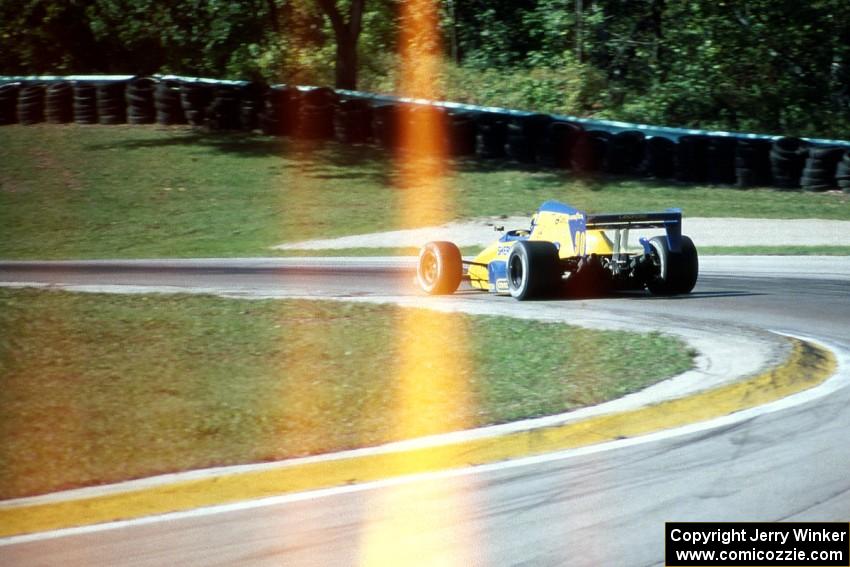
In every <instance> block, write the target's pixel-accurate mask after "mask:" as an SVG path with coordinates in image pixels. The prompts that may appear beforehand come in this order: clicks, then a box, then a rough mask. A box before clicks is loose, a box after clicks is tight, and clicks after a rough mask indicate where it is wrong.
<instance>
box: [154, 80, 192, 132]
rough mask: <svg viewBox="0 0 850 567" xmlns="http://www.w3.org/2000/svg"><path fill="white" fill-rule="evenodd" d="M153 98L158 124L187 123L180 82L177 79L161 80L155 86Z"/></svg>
mask: <svg viewBox="0 0 850 567" xmlns="http://www.w3.org/2000/svg"><path fill="white" fill-rule="evenodd" d="M153 100H154V108H155V109H156V123H157V124H161V125H163V126H171V125H172V124H185V123H186V117H185V115H184V114H183V106H182V104H181V101H180V83H178V82H177V81H160V82H159V83H157V85H156V87H155V88H154V93H153Z"/></svg>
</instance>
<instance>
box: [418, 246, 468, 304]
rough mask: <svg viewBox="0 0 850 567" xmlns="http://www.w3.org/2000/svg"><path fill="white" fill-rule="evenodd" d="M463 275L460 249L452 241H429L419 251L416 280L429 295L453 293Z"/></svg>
mask: <svg viewBox="0 0 850 567" xmlns="http://www.w3.org/2000/svg"><path fill="white" fill-rule="evenodd" d="M462 277H463V260H462V258H461V255H460V250H459V249H458V247H457V246H456V245H455V244H454V243H452V242H439V241H438V242H429V243H427V244H426V245H425V246H423V247H422V249H421V250H420V251H419V262H418V264H417V265H416V281H417V282H418V283H419V287H421V288H422V291H424V292H425V293H428V294H430V295H446V294H451V293H454V292H455V290H457V288H458V286H459V285H460V280H461V278H462Z"/></svg>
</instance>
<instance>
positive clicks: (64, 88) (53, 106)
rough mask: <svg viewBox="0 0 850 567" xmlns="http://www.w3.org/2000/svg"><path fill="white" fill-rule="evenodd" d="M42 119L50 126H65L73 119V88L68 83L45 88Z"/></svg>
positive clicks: (63, 82) (54, 84)
mask: <svg viewBox="0 0 850 567" xmlns="http://www.w3.org/2000/svg"><path fill="white" fill-rule="evenodd" d="M44 117H45V118H46V119H47V122H49V123H51V124H67V123H68V122H71V121H72V120H73V119H74V86H73V85H72V84H71V83H69V82H68V81H62V82H59V83H52V84H50V85H48V86H47V91H46V94H45V100H44Z"/></svg>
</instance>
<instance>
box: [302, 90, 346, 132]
mask: <svg viewBox="0 0 850 567" xmlns="http://www.w3.org/2000/svg"><path fill="white" fill-rule="evenodd" d="M336 103H337V95H336V92H334V90H333V89H329V88H327V87H320V88H316V89H311V90H308V91H304V92H302V93H301V97H300V104H299V106H298V122H297V127H296V135H297V136H298V137H299V138H302V139H305V140H329V139H331V138H333V136H334V110H335V107H336Z"/></svg>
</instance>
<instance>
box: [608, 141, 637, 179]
mask: <svg viewBox="0 0 850 567" xmlns="http://www.w3.org/2000/svg"><path fill="white" fill-rule="evenodd" d="M645 155H646V139H645V136H644V135H643V132H638V131H635V130H626V131H625V132H619V133H617V134H615V135H614V136H613V137H611V139H610V141H609V142H608V151H607V153H606V156H605V170H606V171H607V172H608V173H615V174H621V175H622V174H637V173H640V170H641V166H642V165H643V162H644V158H645Z"/></svg>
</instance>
